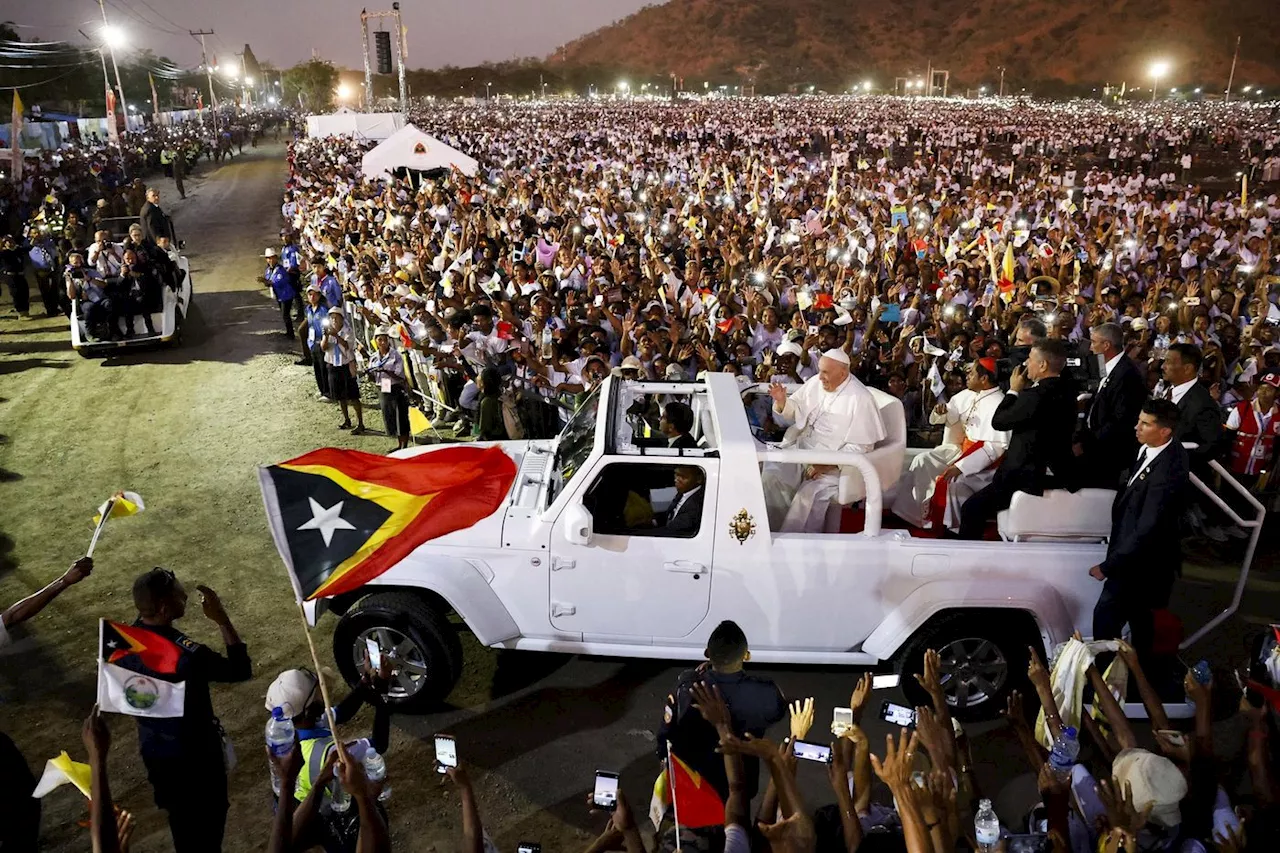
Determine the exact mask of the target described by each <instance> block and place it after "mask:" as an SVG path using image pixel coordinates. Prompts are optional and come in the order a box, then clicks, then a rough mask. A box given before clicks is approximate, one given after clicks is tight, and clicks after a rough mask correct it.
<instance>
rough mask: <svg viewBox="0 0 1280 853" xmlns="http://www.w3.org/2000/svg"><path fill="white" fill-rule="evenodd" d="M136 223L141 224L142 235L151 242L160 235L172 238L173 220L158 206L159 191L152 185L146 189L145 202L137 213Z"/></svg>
mask: <svg viewBox="0 0 1280 853" xmlns="http://www.w3.org/2000/svg"><path fill="white" fill-rule="evenodd" d="M138 224H139V225H141V226H142V235H143V237H144V238H145V239H148V240H150V241H151V242H153V243H154V242H156V241H157V240H159V239H160V238H161V237H168V238H169V240H170V241H172V240H174V236H173V221H172V220H170V219H169V216H168V214H166V213H165V212H164V211H163V210H162V209H161V208H160V191H159V190H157V189H155V188H154V187H153V188H149V189H148V190H147V203H146V204H144V205H142V211H141V212H140V213H139V214H138Z"/></svg>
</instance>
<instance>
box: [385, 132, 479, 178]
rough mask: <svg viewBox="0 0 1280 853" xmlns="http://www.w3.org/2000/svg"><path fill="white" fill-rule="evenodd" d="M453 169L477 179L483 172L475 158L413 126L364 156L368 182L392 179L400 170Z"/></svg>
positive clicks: (397, 133) (396, 133) (395, 134)
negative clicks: (382, 178) (391, 175)
mask: <svg viewBox="0 0 1280 853" xmlns="http://www.w3.org/2000/svg"><path fill="white" fill-rule="evenodd" d="M451 166H456V167H457V168H458V170H459V171H461V172H462V173H463V174H465V175H474V174H475V173H476V172H478V171H479V170H480V164H479V163H477V162H476V160H475V158H473V157H468V156H467V155H466V154H463V153H462V152H461V151H459V150H457V149H456V148H451V147H449V146H448V145H445V144H444V143H443V142H441V141H440V140H439V139H436V138H435V137H434V136H430V135H428V134H426V133H423V132H422V131H420V130H418V129H417V128H416V127H414V126H413V125H411V124H406V125H405V126H404V127H402V128H400V129H399V130H397V131H396V132H395V133H394V134H392V135H391V136H390V137H389V138H387V139H384V140H383V141H382V142H379V143H378V144H377V145H376V146H375V147H374V148H372V149H371V150H369V151H368V152H367V153H366V154H365V155H364V161H363V163H362V164H361V167H362V171H363V173H364V175H365V177H368V178H379V177H382V176H383V175H389V174H391V173H393V172H394V171H395V170H396V169H417V170H419V171H423V172H428V171H430V170H432V169H448V168H450V167H451Z"/></svg>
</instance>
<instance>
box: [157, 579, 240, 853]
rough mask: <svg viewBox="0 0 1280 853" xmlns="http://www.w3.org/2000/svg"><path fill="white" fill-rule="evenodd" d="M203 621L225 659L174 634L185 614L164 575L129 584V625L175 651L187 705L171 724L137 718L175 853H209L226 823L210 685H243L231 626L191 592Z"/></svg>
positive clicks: (203, 593) (209, 593)
mask: <svg viewBox="0 0 1280 853" xmlns="http://www.w3.org/2000/svg"><path fill="white" fill-rule="evenodd" d="M196 589H197V590H198V591H199V593H200V603H201V606H202V608H203V610H204V615H205V617H206V618H208V619H209V620H210V621H211V622H213V623H214V624H215V625H217V626H218V630H219V631H220V632H221V634H222V639H223V642H225V643H226V646H227V654H226V656H223V655H220V654H218V653H217V652H215V651H214V650H213V649H211V648H209V647H208V646H202V645H201V644H199V643H197V642H196V641H195V640H192V639H191V638H190V637H188V636H187V635H186V634H183V633H182V632H181V631H179V630H178V629H177V628H175V627H174V626H173V623H174V622H176V621H177V620H179V619H181V618H182V617H183V616H184V615H185V614H186V612H187V591H186V589H185V588H184V587H183V585H182V583H181V582H180V581H179V580H178V579H177V577H175V576H174V574H173V572H171V571H169V570H168V569H160V568H156V569H152V570H151V571H149V572H147V573H146V574H144V575H141V576H140V577H139V578H138V579H137V580H136V581H134V583H133V603H134V605H135V606H136V607H137V608H138V620H137V622H135V623H134V624H136V625H139V626H141V627H144V628H146V629H147V630H149V631H151V632H153V633H156V634H159V635H160V636H162V637H165V638H166V639H168V640H171V641H172V642H173V643H174V644H176V645H177V646H178V648H179V649H180V650H181V655H180V657H179V659H178V663H177V668H176V672H175V673H173V674H172V677H173V679H174V680H175V681H184V682H186V705H185V709H184V712H183V715H182V716H181V717H178V718H170V719H159V718H150V717H138V747H139V751H140V752H141V753H142V762H143V764H145V765H146V768H147V779H148V781H150V782H151V787H152V789H154V791H155V801H156V806H157V807H159V808H161V809H163V810H165V811H166V812H168V813H169V830H170V832H171V833H172V835H173V849H174V851H175V853H216V851H220V850H221V849H222V835H223V832H224V830H225V828H226V821H227V808H228V801H227V767H226V758H227V747H226V746H224V743H223V732H222V725H221V724H220V723H219V722H218V718H217V717H215V716H214V714H213V700H212V699H211V698H210V696H209V684H210V683H211V682H237V681H248V680H249V679H250V678H251V677H252V676H253V665H252V664H251V663H250V661H249V650H248V648H247V647H246V646H245V644H244V643H243V642H242V641H241V639H240V635H239V634H237V633H236V629H235V628H234V627H233V626H232V624H231V619H230V618H229V617H228V616H227V611H226V610H225V609H223V606H222V601H221V600H220V599H219V598H218V594H217V593H216V592H214V591H213V590H211V589H209V588H208V587H207V586H197V587H196Z"/></svg>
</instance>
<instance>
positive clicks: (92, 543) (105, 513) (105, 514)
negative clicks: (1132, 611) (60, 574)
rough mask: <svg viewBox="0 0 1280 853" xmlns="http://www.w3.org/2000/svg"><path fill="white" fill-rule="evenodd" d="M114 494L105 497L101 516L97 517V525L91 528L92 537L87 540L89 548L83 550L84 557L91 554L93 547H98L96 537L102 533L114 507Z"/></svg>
mask: <svg viewBox="0 0 1280 853" xmlns="http://www.w3.org/2000/svg"><path fill="white" fill-rule="evenodd" d="M116 497H117V496H116V495H112V496H111V497H110V498H108V499H107V505H106V507H104V508H103V510H102V517H101V518H99V519H98V526H97V527H95V528H93V538H92V539H90V540H89V550H88V551H86V552H85V554H84V555H85V556H86V557H92V556H93V549H94V548H97V547H98V537H99V536H101V535H102V528H104V527H106V526H107V519H108V518H110V517H111V510H113V509H115V507H116Z"/></svg>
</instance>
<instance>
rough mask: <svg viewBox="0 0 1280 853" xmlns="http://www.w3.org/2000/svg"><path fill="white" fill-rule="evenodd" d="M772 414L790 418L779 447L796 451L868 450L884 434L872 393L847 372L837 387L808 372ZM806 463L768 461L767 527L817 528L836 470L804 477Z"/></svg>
mask: <svg viewBox="0 0 1280 853" xmlns="http://www.w3.org/2000/svg"><path fill="white" fill-rule="evenodd" d="M774 414H775V416H777V415H780V416H781V417H782V419H783V420H787V421H790V422H791V423H792V424H793V426H792V428H791V429H789V430H787V438H786V439H784V440H783V443H782V446H783V447H786V448H790V447H794V448H797V449H800V450H840V451H851V450H856V451H861V452H863V453H867V452H870V451H871V450H872V449H874V448H875V446H876V442H878V441H882V440H884V438H885V436H886V435H887V433H886V432H885V428H884V421H883V420H882V419H881V418H880V409H879V407H877V406H876V400H875V397H873V396H872V395H871V392H870V391H868V390H867V386H865V385H863V384H862V383H861V382H859V381H858V380H857V378H855V377H853V376H850V377H849V378H848V379H846V380H845V381H844V382H843V383H842V384H841V385H840V387H839V388H837V389H836V390H834V391H826V390H824V389H823V387H822V381H821V379H820V378H819V377H817V376H814V377H812V378H811V379H809V380H807V381H806V382H805V383H804V384H803V385H801V386H800V390H798V391H796V392H795V393H794V394H792V395H791V396H790V397H788V398H787V404H786V406H785V407H784V408H783V409H782V411H781V412H779V411H778V409H777V407H776V406H775V407H774ZM806 467H807V466H804V465H798V464H795V463H785V462H769V463H766V464H765V466H764V470H763V472H762V474H761V477H762V479H763V484H764V500H765V505H766V506H767V507H768V510H769V527H770V529H772V530H776V531H779V532H781V533H821V532H822V531H823V529H824V527H825V524H826V517H827V509H828V507H829V506H830V504H831V499H832V498H834V497H836V495H837V493H838V492H839V490H840V472H839V471H838V470H837V471H831V472H828V473H826V474H821V475H819V476H817V477H813V478H812V479H808V480H806V479H804V469H805V468H806Z"/></svg>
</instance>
